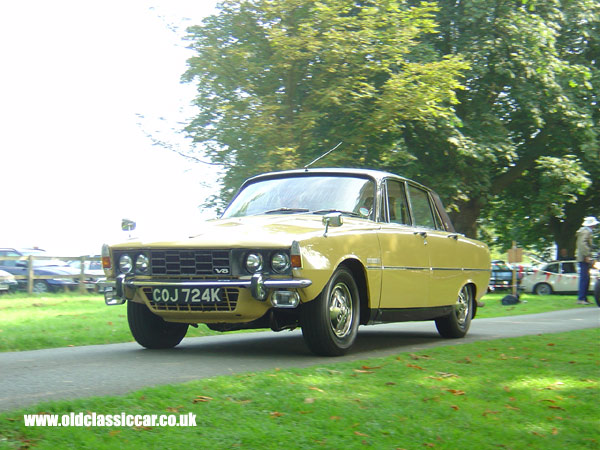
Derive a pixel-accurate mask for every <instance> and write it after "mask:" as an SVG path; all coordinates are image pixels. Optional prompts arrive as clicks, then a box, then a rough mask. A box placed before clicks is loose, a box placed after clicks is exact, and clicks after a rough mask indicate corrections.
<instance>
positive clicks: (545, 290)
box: [533, 283, 553, 295]
mask: <svg viewBox="0 0 600 450" xmlns="http://www.w3.org/2000/svg"><path fill="white" fill-rule="evenodd" d="M533 293H534V294H536V295H552V293H553V291H552V286H550V285H549V284H548V283H538V284H536V285H535V287H534V288H533Z"/></svg>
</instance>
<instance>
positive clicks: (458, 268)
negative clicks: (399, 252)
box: [367, 266, 491, 272]
mask: <svg viewBox="0 0 600 450" xmlns="http://www.w3.org/2000/svg"><path fill="white" fill-rule="evenodd" d="M367 268H368V269H383V270H435V271H446V272H452V271H453V272H490V271H491V269H470V268H467V267H402V266H383V267H367Z"/></svg>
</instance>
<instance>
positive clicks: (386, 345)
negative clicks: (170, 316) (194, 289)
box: [153, 329, 445, 359]
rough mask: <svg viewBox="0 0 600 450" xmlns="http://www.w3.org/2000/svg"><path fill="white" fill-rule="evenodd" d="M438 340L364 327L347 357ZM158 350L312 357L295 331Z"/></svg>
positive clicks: (208, 340) (214, 339) (422, 333)
mask: <svg viewBox="0 0 600 450" xmlns="http://www.w3.org/2000/svg"><path fill="white" fill-rule="evenodd" d="M219 338H221V339H219ZM440 341H445V339H442V338H441V337H440V336H439V334H437V333H436V332H433V331H432V332H428V331H406V330H398V331H393V330H375V329H366V330H360V331H359V334H358V337H357V339H356V342H355V343H354V346H353V347H352V349H351V350H350V351H349V352H348V356H350V357H352V359H356V357H362V356H364V357H365V358H367V357H370V356H373V354H377V353H379V352H382V353H390V352H393V351H394V350H397V351H398V352H402V351H407V350H411V349H414V347H415V346H429V345H432V344H435V343H438V342H440ZM160 352H164V353H165V354H171V355H173V354H182V355H183V354H185V355H190V354H194V355H198V356H199V357H203V358H206V357H213V356H214V357H222V356H226V357H230V358H242V359H247V358H256V357H260V358H278V359H294V358H297V357H298V356H309V357H314V356H315V355H314V354H313V353H312V352H311V351H310V350H309V349H308V347H306V345H305V343H304V340H303V338H302V334H301V333H300V332H298V331H296V332H292V333H290V332H281V333H270V332H264V333H252V334H250V333H244V334H237V335H223V336H211V337H210V338H190V339H186V340H184V341H183V342H182V344H180V346H178V347H176V348H175V349H171V350H160ZM153 353H154V352H153Z"/></svg>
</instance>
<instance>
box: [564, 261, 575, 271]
mask: <svg viewBox="0 0 600 450" xmlns="http://www.w3.org/2000/svg"><path fill="white" fill-rule="evenodd" d="M562 273H577V269H576V268H575V263H572V262H565V263H562Z"/></svg>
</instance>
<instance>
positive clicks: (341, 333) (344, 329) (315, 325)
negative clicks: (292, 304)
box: [300, 267, 360, 356]
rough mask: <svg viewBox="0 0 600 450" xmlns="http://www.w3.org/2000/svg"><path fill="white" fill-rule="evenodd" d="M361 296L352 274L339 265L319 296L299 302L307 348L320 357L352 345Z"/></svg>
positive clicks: (340, 351)
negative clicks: (302, 302) (301, 303)
mask: <svg viewBox="0 0 600 450" xmlns="http://www.w3.org/2000/svg"><path fill="white" fill-rule="evenodd" d="M359 322H360V297H359V293H358V287H357V285H356V282H355V281H354V277H353V276H352V273H351V272H350V271H349V270H348V269H346V268H345V267H340V268H338V269H337V270H336V271H335V272H334V273H333V275H332V277H331V279H330V280H329V282H328V283H327V285H326V286H325V288H324V289H323V291H322V292H321V294H319V296H318V297H317V298H316V299H314V300H313V301H311V302H308V303H305V304H304V305H302V309H301V310H300V324H301V326H302V336H303V337H304V341H305V342H306V345H307V346H308V348H309V349H310V350H311V351H312V352H313V353H316V354H317V355H321V356H341V355H343V354H345V353H346V352H347V351H348V350H349V349H350V348H351V347H352V345H353V344H354V341H355V340H356V336H357V334H358V324H359Z"/></svg>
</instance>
